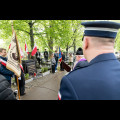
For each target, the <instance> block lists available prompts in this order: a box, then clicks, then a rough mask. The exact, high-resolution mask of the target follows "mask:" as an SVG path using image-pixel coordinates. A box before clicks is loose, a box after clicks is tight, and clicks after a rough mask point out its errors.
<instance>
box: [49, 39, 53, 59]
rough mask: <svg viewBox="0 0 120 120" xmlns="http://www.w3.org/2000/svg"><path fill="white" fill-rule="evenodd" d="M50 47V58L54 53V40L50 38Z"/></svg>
mask: <svg viewBox="0 0 120 120" xmlns="http://www.w3.org/2000/svg"><path fill="white" fill-rule="evenodd" d="M48 46H49V57H50V56H51V55H52V52H53V39H52V37H50V39H49V40H48Z"/></svg>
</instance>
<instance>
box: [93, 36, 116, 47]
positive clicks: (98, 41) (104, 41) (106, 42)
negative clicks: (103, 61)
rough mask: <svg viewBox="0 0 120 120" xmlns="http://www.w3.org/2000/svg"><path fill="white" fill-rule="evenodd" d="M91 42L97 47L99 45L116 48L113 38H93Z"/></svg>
mask: <svg viewBox="0 0 120 120" xmlns="http://www.w3.org/2000/svg"><path fill="white" fill-rule="evenodd" d="M91 41H92V42H93V43H94V44H95V46H97V45H100V46H101V45H103V46H114V43H115V39H113V38H102V37H91ZM97 47H98V46H97Z"/></svg>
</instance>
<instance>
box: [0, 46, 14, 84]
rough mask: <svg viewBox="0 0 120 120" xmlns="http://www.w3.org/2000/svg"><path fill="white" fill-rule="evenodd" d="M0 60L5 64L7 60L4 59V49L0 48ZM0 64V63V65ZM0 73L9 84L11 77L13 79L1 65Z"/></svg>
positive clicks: (11, 73)
mask: <svg viewBox="0 0 120 120" xmlns="http://www.w3.org/2000/svg"><path fill="white" fill-rule="evenodd" d="M0 60H2V61H3V63H5V64H6V62H7V58H6V49H3V48H0ZM0 64H1V63H0ZM0 73H1V74H2V75H3V76H4V77H5V78H6V79H7V80H8V82H9V83H10V84H11V77H13V75H14V73H13V72H11V71H10V70H8V69H7V68H6V66H5V65H3V64H1V67H0Z"/></svg>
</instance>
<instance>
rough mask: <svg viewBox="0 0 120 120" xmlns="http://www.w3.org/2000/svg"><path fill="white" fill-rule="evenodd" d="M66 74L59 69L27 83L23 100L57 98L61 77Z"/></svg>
mask: <svg viewBox="0 0 120 120" xmlns="http://www.w3.org/2000/svg"><path fill="white" fill-rule="evenodd" d="M65 74H66V72H65V71H59V72H57V73H55V74H52V73H50V74H49V75H46V76H44V77H41V78H40V79H36V80H33V81H32V82H30V83H27V84H26V94H25V95H24V96H21V100H57V99H58V90H59V88H60V81H61V78H62V77H63V76H64V75H65Z"/></svg>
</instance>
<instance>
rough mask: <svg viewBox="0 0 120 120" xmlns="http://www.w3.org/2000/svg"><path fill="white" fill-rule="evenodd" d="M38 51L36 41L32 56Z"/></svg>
mask: <svg viewBox="0 0 120 120" xmlns="http://www.w3.org/2000/svg"><path fill="white" fill-rule="evenodd" d="M36 52H37V46H36V42H35V44H34V47H33V50H32V53H31V55H32V56H33V55H35V54H36Z"/></svg>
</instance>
